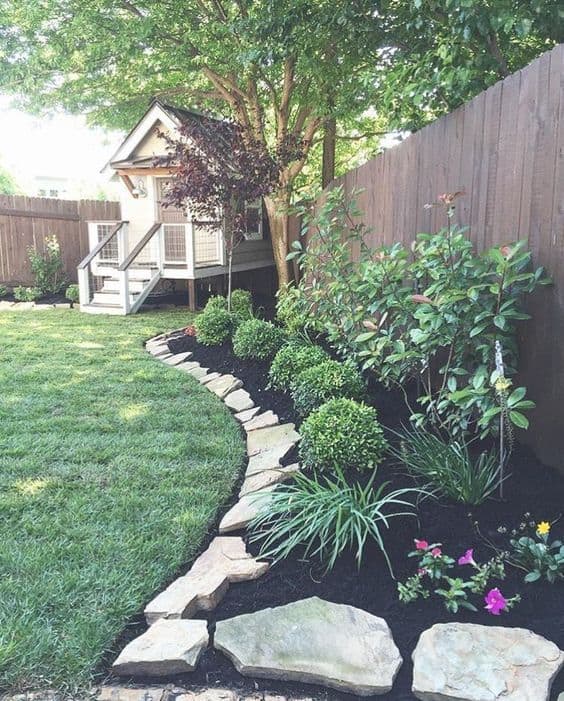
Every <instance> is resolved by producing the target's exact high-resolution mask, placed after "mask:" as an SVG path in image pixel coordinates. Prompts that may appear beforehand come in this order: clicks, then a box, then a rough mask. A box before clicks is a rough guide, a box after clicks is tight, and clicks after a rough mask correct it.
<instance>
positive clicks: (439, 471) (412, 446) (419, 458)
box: [390, 428, 502, 505]
mask: <svg viewBox="0 0 564 701" xmlns="http://www.w3.org/2000/svg"><path fill="white" fill-rule="evenodd" d="M397 436H398V438H399V446H393V447H392V448H391V449H390V452H391V453H392V455H393V456H394V457H395V458H396V459H397V460H398V462H399V463H403V464H404V465H405V466H406V467H407V469H408V471H409V473H410V474H411V475H412V476H413V477H415V478H416V479H418V480H420V481H421V482H423V483H424V484H426V485H428V486H429V487H430V488H432V489H433V490H434V491H435V493H437V494H439V495H440V496H442V497H446V498H447V499H452V500H454V501H458V502H462V503H463V504H472V505H476V504H481V503H482V502H483V501H485V500H486V499H487V498H488V497H490V496H491V495H492V494H493V493H494V492H495V491H496V490H497V489H498V487H499V486H500V484H501V474H502V471H501V465H500V462H499V458H498V456H497V454H496V453H495V452H483V453H481V454H480V455H479V456H477V457H473V456H472V455H471V454H470V451H469V450H468V445H467V444H466V443H464V442H462V441H460V440H454V439H450V440H448V441H447V440H443V439H442V438H441V437H439V436H437V435H435V434H434V433H431V432H430V431H426V430H425V429H422V428H410V429H406V430H404V431H402V432H400V433H398V434H397Z"/></svg>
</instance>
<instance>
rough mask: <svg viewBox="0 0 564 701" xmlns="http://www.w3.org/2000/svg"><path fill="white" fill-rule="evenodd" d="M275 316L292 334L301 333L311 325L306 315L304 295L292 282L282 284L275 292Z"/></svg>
mask: <svg viewBox="0 0 564 701" xmlns="http://www.w3.org/2000/svg"><path fill="white" fill-rule="evenodd" d="M276 317H277V319H278V321H279V322H280V323H281V324H282V326H284V328H286V329H287V331H288V333H289V334H291V335H293V336H294V335H299V334H303V333H304V332H305V331H306V328H307V327H308V326H310V327H311V326H313V323H312V321H311V320H310V319H309V318H308V316H307V304H306V302H305V299H304V296H303V295H302V293H301V290H300V289H299V288H298V287H296V286H295V285H294V284H292V283H288V284H286V285H283V286H282V287H281V288H280V289H279V290H278V292H277V293H276Z"/></svg>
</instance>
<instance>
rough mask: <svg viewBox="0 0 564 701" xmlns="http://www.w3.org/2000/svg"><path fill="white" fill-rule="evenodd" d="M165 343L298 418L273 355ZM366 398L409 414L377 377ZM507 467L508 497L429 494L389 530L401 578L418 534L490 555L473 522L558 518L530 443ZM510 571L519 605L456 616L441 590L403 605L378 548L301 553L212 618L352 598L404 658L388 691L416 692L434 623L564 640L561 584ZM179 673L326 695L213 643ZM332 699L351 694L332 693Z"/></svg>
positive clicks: (391, 415)
mask: <svg viewBox="0 0 564 701" xmlns="http://www.w3.org/2000/svg"><path fill="white" fill-rule="evenodd" d="M169 346H170V348H171V350H173V351H174V352H181V351H186V350H191V351H192V352H193V354H194V359H195V360H197V361H198V362H200V363H201V364H202V365H204V366H205V367H209V368H210V369H211V370H215V371H220V372H232V373H233V374H234V375H236V376H237V377H240V378H241V380H242V381H243V383H244V385H245V388H246V389H247V390H248V391H249V392H250V394H251V396H252V397H253V399H254V401H255V403H257V404H260V406H261V408H262V409H264V410H266V409H272V410H273V411H275V412H276V413H277V414H278V415H279V417H280V420H281V421H295V422H296V423H297V424H299V420H298V417H297V416H296V415H295V413H294V411H293V406H292V403H291V400H290V399H289V397H287V396H286V395H284V394H283V393H280V392H276V391H273V390H270V389H268V388H267V382H268V380H267V372H268V365H267V364H257V363H256V362H252V363H250V362H244V361H241V360H239V359H238V358H235V357H234V356H233V353H232V351H231V349H230V347H229V346H227V345H226V346H223V347H219V348H217V347H216V348H206V347H204V346H201V345H200V344H198V343H197V341H196V340H195V339H194V338H193V337H188V336H183V337H178V338H175V339H172V340H171V341H170V343H169ZM370 401H371V403H373V404H374V405H375V406H377V407H378V409H379V414H380V419H381V421H382V423H383V424H384V425H386V426H389V427H394V426H395V427H397V426H398V425H399V424H400V423H401V422H402V421H404V420H405V416H406V414H405V408H404V405H403V401H402V400H401V398H400V397H398V396H394V395H393V394H391V393H388V392H384V391H382V389H381V388H380V389H379V388H378V387H377V386H374V387H371V388H370ZM293 459H295V456H289V458H288V459H287V462H289V461H292V460H293ZM380 471H381V475H382V479H386V478H390V477H393V479H394V486H399V485H402V484H404V483H405V479H406V478H405V477H403V476H401V475H399V474H398V472H397V470H395V469H394V468H393V467H392V466H390V465H383V466H382V467H381V468H380ZM511 471H512V476H511V479H510V480H508V482H507V486H506V500H505V501H504V502H500V501H498V500H493V499H492V500H490V501H488V502H487V503H485V504H483V505H481V506H479V507H474V508H472V509H470V508H469V507H468V506H464V505H459V504H453V503H443V502H437V501H431V500H427V501H425V502H423V503H422V504H421V506H420V510H419V521H417V520H416V519H404V520H398V521H397V523H396V525H395V528H392V530H391V531H390V532H389V533H388V534H387V537H386V543H387V547H388V553H389V555H390V558H391V560H392V564H393V567H394V571H395V575H396V577H397V578H398V579H401V580H403V579H405V578H407V577H408V576H409V575H411V574H412V573H413V568H414V562H413V560H408V559H407V557H406V554H407V552H408V551H409V550H411V549H412V546H413V538H414V537H421V538H425V539H426V540H428V541H429V542H434V541H438V542H441V543H442V544H443V550H444V551H445V552H447V553H448V554H450V555H452V556H458V555H460V554H462V553H463V552H464V551H465V550H466V549H467V548H469V547H474V548H475V557H476V559H477V560H478V561H480V560H485V559H488V558H489V557H491V556H492V554H493V553H492V551H491V550H490V549H489V548H488V547H487V545H486V544H485V542H484V541H483V540H482V539H481V537H480V536H479V535H478V534H477V533H476V530H475V526H474V522H476V521H477V522H478V523H479V528H480V532H481V534H482V535H483V536H485V537H486V538H488V539H491V540H493V541H495V542H497V543H498V544H500V545H501V544H502V543H503V540H502V538H503V537H502V536H500V535H499V534H498V532H497V529H498V527H499V526H500V525H504V526H507V527H508V528H509V529H511V528H513V527H514V526H517V525H518V524H519V523H520V522H521V521H522V520H523V514H524V513H526V512H529V513H530V514H531V518H532V519H535V520H538V521H540V520H551V521H552V520H554V519H555V518H557V517H558V516H559V515H560V514H561V513H562V509H563V504H564V474H562V473H558V472H556V471H554V470H553V469H551V468H548V467H546V466H544V465H542V464H541V463H540V462H539V461H538V460H537V459H536V458H535V456H534V455H533V454H532V453H531V451H530V450H528V449H527V448H526V447H524V446H518V447H517V448H516V450H515V452H514V454H513V456H512V459H511ZM237 491H238V490H237ZM234 501H236V494H234V498H233V502H234ZM226 508H228V507H226ZM562 527H563V525H562V522H561V523H560V524H558V525H557V526H556V527H555V531H558V532H561V530H562ZM250 549H251V550H254V551H255V552H256V547H255V546H252V545H251V548H250ZM507 573H508V574H507V577H506V579H505V580H504V581H503V582H501V583H499V586H500V588H501V590H502V591H503V592H504V594H505V595H506V596H513V595H514V594H516V593H520V594H521V595H522V598H523V600H522V602H521V603H520V604H518V605H517V606H516V608H515V609H513V610H512V611H511V612H509V613H506V614H502V615H501V616H499V617H497V616H491V615H490V614H488V613H486V612H485V611H483V610H481V611H479V612H478V613H477V614H475V613H474V614H473V613H469V612H462V613H460V614H459V615H457V616H453V615H450V614H448V613H447V612H446V611H445V609H444V608H443V605H442V603H441V601H440V600H438V599H433V598H431V599H430V600H427V601H421V602H416V603H414V604H410V605H407V606H406V605H403V604H401V603H399V601H398V598H397V590H396V583H395V581H394V580H393V579H392V578H391V577H390V574H389V572H388V569H387V567H386V564H385V561H384V559H383V557H382V555H381V553H379V552H378V550H377V549H376V548H369V549H368V550H367V553H366V556H365V560H364V562H363V565H362V567H361V569H360V570H358V569H357V567H356V564H355V562H354V560H353V558H352V557H351V556H348V557H343V558H342V559H341V560H340V561H339V562H338V563H337V565H336V566H335V568H334V569H333V570H332V571H331V572H329V573H327V574H324V572H323V569H322V568H321V566H320V565H319V563H317V562H311V561H310V562H306V561H303V560H302V559H300V558H299V556H298V555H296V556H293V557H291V558H289V559H287V560H285V561H283V562H281V563H279V564H278V565H276V566H274V567H272V568H271V570H270V571H269V572H268V573H267V574H266V575H265V576H263V577H262V578H261V579H259V580H258V581H256V582H246V583H242V584H237V585H234V586H232V587H231V588H230V590H229V592H228V593H227V595H226V596H225V598H224V600H223V601H222V603H221V604H220V605H219V606H218V608H217V609H216V611H214V612H213V613H212V615H211V618H212V622H213V621H214V620H222V619H226V618H230V617H232V616H236V615H239V614H242V613H249V612H253V611H257V610H260V609H263V608H266V607H269V606H279V605H281V604H285V603H289V602H292V601H297V600H299V599H303V598H306V597H309V596H319V597H321V598H324V599H327V600H329V601H333V602H336V603H345V604H350V605H353V606H357V607H359V608H361V609H364V610H366V611H369V612H370V613H373V614H375V615H378V616H382V617H383V618H384V619H386V621H387V622H388V624H389V626H390V628H391V630H392V633H393V636H394V639H395V641H396V644H397V645H398V647H399V649H400V651H401V653H402V656H403V658H404V664H403V666H402V668H401V670H400V673H399V675H398V678H397V680H396V683H395V685H394V689H393V690H392V692H391V693H390V694H388V695H387V696H385V697H382V698H389V699H397V700H398V701H407V700H408V699H409V700H410V701H411V700H412V699H413V698H414V697H413V695H412V694H411V691H410V688H411V675H412V667H411V653H412V652H413V649H414V647H415V645H416V643H417V639H418V637H419V635H420V634H421V632H422V631H424V630H425V629H427V628H429V627H430V626H432V625H433V624H434V623H440V622H447V621H451V620H459V621H465V622H474V623H481V624H484V625H503V626H512V627H525V628H529V629H532V630H533V631H535V632H537V633H539V634H541V635H543V636H545V637H546V638H548V639H549V640H552V641H554V642H555V643H556V644H558V645H559V646H560V647H561V648H564V596H563V594H564V585H563V584H556V585H550V584H547V583H535V584H523V582H522V573H520V572H519V571H516V570H514V569H512V568H510V567H507ZM479 605H480V606H481V603H479ZM177 681H178V683H180V684H181V685H185V686H192V685H207V684H221V685H229V686H233V687H239V688H241V689H245V690H253V689H255V688H258V689H270V690H274V691H277V690H278V691H279V692H280V693H282V692H285V693H288V694H289V693H291V692H292V691H294V692H297V693H302V694H303V695H307V694H308V693H309V694H312V693H314V692H317V693H319V694H320V695H321V697H323V691H322V690H321V689H315V688H314V687H310V686H303V685H296V684H293V685H292V684H282V683H275V682H269V681H265V680H249V679H245V678H244V677H242V676H241V675H239V674H238V673H237V672H236V671H235V670H234V668H233V666H232V665H231V663H230V662H229V661H228V660H227V659H226V658H225V657H224V656H223V655H222V654H221V653H217V652H213V651H208V652H207V653H206V654H205V655H204V657H203V659H202V661H201V663H200V666H199V669H198V671H197V672H196V673H195V674H193V675H190V676H189V677H185V678H180V679H178V680H177ZM561 691H564V672H563V673H561V674H560V675H559V677H558V678H557V679H556V682H555V684H554V686H553V695H552V698H553V699H556V697H557V695H558V693H559V692H561ZM329 698H335V699H337V698H338V699H351V698H355V697H351V696H347V695H345V694H342V693H339V694H335V693H330V694H329ZM531 701H533V700H532V699H531Z"/></svg>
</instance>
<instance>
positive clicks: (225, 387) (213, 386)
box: [206, 375, 243, 399]
mask: <svg viewBox="0 0 564 701" xmlns="http://www.w3.org/2000/svg"><path fill="white" fill-rule="evenodd" d="M242 386H243V383H242V382H241V380H239V379H238V378H237V377H233V375H220V376H219V377H216V378H215V379H214V380H212V381H211V382H208V383H207V384H206V387H207V388H208V389H209V391H210V392H213V393H214V394H216V395H217V396H218V397H219V398H220V399H225V397H227V395H228V394H229V393H230V392H234V391H235V390H236V389H239V387H242Z"/></svg>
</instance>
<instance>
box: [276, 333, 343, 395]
mask: <svg viewBox="0 0 564 701" xmlns="http://www.w3.org/2000/svg"><path fill="white" fill-rule="evenodd" d="M324 360H329V356H328V355H327V353H326V352H325V351H324V350H323V348H320V347H319V346H314V345H313V344H311V343H300V342H297V341H294V342H290V343H288V344H287V345H286V346H284V347H283V348H281V349H280V350H279V351H278V353H276V356H275V358H274V360H273V361H272V365H271V366H270V372H269V377H270V384H271V386H272V387H274V388H275V389H281V390H284V391H285V392H287V391H289V390H291V389H292V386H293V384H294V382H295V381H296V379H297V378H298V375H299V374H300V373H301V372H303V371H304V370H307V368H311V367H314V366H315V365H319V363H322V362H323V361H324Z"/></svg>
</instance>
